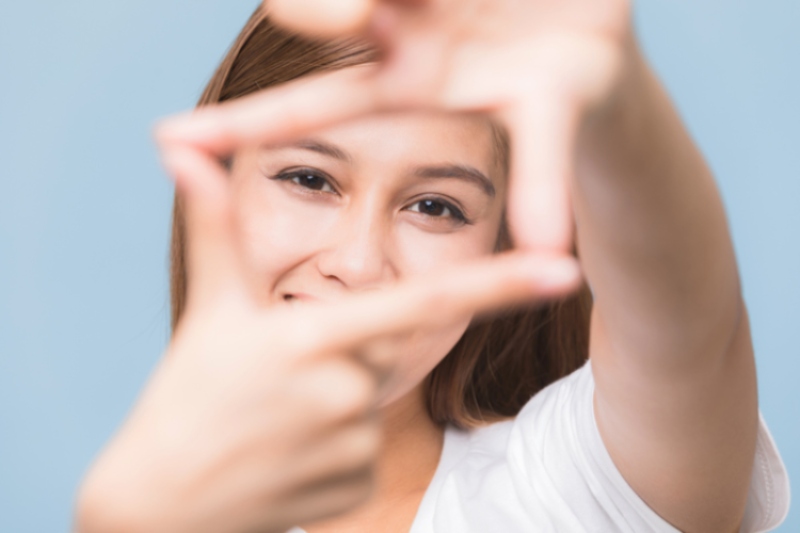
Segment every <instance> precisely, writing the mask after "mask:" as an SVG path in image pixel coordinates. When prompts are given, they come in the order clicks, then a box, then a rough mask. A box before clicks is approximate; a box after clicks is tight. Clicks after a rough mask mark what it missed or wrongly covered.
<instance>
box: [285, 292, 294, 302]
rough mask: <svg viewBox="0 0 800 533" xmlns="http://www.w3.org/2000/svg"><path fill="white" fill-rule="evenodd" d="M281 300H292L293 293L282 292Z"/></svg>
mask: <svg viewBox="0 0 800 533" xmlns="http://www.w3.org/2000/svg"><path fill="white" fill-rule="evenodd" d="M283 300H284V301H285V302H288V301H290V300H294V295H292V294H284V295H283Z"/></svg>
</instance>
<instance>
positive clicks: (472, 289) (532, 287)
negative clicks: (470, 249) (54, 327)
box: [272, 253, 580, 351]
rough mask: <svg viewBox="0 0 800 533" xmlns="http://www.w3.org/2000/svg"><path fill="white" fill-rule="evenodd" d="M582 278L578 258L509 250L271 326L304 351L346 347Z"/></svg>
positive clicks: (546, 292) (545, 293)
mask: <svg viewBox="0 0 800 533" xmlns="http://www.w3.org/2000/svg"><path fill="white" fill-rule="evenodd" d="M579 281H580V270H579V268H578V265H577V262H576V261H575V260H574V259H572V258H569V257H547V256H541V255H540V256H531V255H523V254H519V253H512V254H503V255H500V256H492V257H491V258H490V259H484V260H481V261H476V262H474V263H471V264H469V265H468V266H462V267H457V268H455V267H454V268H453V269H451V270H447V271H440V272H437V273H434V274H431V275H428V276H424V277H419V278H417V279H414V280H412V281H408V282H404V283H401V284H398V285H395V286H393V287H391V288H387V289H385V290H383V291H376V292H373V293H368V294H363V295H358V296H353V297H350V298H348V299H347V300H346V301H343V302H341V303H339V304H337V305H336V306H325V305H318V306H308V307H307V308H306V309H299V308H298V309H295V310H293V311H295V312H297V313H296V316H292V315H294V314H295V313H283V314H282V315H281V317H280V318H279V319H278V321H277V322H275V323H273V326H272V327H273V328H274V327H275V324H278V325H279V327H280V331H281V333H282V334H283V335H284V338H288V339H291V340H292V342H293V343H294V344H295V345H296V347H297V348H298V349H300V350H307V351H318V350H323V351H331V350H341V351H346V350H348V349H350V348H352V347H358V346H359V345H361V344H363V343H364V342H368V341H371V340H374V339H376V338H381V337H386V336H391V335H396V334H402V333H407V332H409V331H414V330H417V329H420V328H437V327H444V326H448V325H452V324H454V323H456V322H458V321H460V320H464V319H468V318H470V317H472V316H473V315H474V314H475V313H479V312H489V311H493V310H498V309H501V308H504V307H507V306H511V305H516V304H522V303H527V302H531V301H533V300H534V299H544V298H552V297H557V296H561V295H564V294H566V293H567V292H569V291H571V290H573V289H575V288H576V287H577V286H578V283H579ZM310 324H311V325H313V327H309V325H310ZM273 331H274V329H273Z"/></svg>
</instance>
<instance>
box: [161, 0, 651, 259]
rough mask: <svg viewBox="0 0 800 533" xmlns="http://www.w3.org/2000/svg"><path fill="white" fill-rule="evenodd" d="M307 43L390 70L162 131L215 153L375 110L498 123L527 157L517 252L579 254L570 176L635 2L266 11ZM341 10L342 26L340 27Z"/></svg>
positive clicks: (544, 0) (449, 2) (324, 80)
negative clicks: (485, 116) (357, 38)
mask: <svg viewBox="0 0 800 533" xmlns="http://www.w3.org/2000/svg"><path fill="white" fill-rule="evenodd" d="M265 4H266V8H267V9H269V10H271V16H273V18H275V19H276V20H277V21H278V22H280V23H283V24H285V25H288V26H291V27H293V28H294V29H297V30H300V31H305V32H306V33H309V32H312V33H328V34H331V33H336V32H343V31H344V32H347V31H353V30H357V31H359V32H361V33H362V34H364V35H367V36H368V37H370V38H372V39H373V40H374V41H375V42H376V43H377V44H378V46H379V47H380V48H381V49H382V50H383V51H384V55H383V58H384V59H383V60H382V61H381V62H380V63H379V64H378V65H372V66H365V67H361V68H355V69H346V70H345V71H337V72H333V73H329V74H322V75H319V76H317V77H315V78H310V79H308V78H307V79H303V80H300V81H297V82H292V83H289V84H287V85H285V86H282V87H278V88H276V89H270V90H267V91H264V92H261V93H259V94H256V95H253V96H250V97H246V98H242V99H240V100H237V101H234V102H231V103H226V104H223V105H220V106H216V107H212V108H204V109H202V110H199V111H196V112H193V113H191V114H188V115H185V116H182V117H176V118H172V119H169V120H167V121H166V122H164V123H162V124H161V125H160V127H159V128H158V132H157V135H158V137H159V139H160V140H161V141H162V143H164V144H167V145H168V144H174V143H177V144H181V145H184V146H189V147H194V148H196V149H199V150H203V151H206V152H210V153H214V154H216V155H222V154H228V153H231V152H232V151H233V150H234V149H235V148H236V147H238V146H240V145H243V144H262V143H269V142H276V141H279V140H285V139H288V138H291V137H296V136H299V135H302V134H304V133H307V132H309V131H312V130H316V129H319V128H322V127H325V126H329V125H331V124H333V123H336V122H341V121H344V120H347V119H350V118H354V117H357V116H360V115H364V114H367V113H373V112H385V111H394V110H403V109H409V108H422V109H432V110H446V111H451V112H486V113H489V114H490V115H492V116H493V117H494V118H496V119H497V120H498V121H499V122H500V123H502V124H503V125H504V126H505V127H506V128H507V129H508V131H509V134H510V136H511V142H512V149H513V147H515V146H524V147H525V150H514V151H513V153H512V167H511V174H512V176H511V179H512V182H511V189H510V190H511V193H510V195H509V222H510V225H511V229H512V232H513V235H514V238H515V244H516V245H517V246H518V247H521V248H526V249H529V250H532V251H546V252H551V253H552V252H556V253H564V254H566V253H569V250H570V249H571V245H572V235H571V233H572V213H571V209H570V198H569V178H570V177H571V175H572V174H573V161H574V154H575V149H576V142H577V135H578V131H579V128H580V127H581V124H582V123H583V122H584V121H585V119H586V118H587V117H588V116H590V115H591V114H593V113H594V112H598V111H600V110H601V109H602V108H604V107H606V106H608V105H609V104H610V102H612V101H613V98H614V96H615V95H616V94H618V93H619V90H620V87H621V86H622V83H621V81H622V79H623V75H624V73H625V72H626V69H625V66H626V62H627V61H628V58H630V57H633V56H634V54H633V52H635V44H634V39H633V37H632V31H631V24H630V7H631V6H630V1H629V0H595V1H591V2H587V1H585V0H530V1H527V2H519V1H516V0H459V1H457V2H455V1H453V0H415V1H410V0H382V1H377V0H348V1H347V2H343V3H342V2H339V1H338V0H337V1H336V2H331V1H330V0H302V1H301V0H291V1H285V0H267V1H266V2H265ZM331 13H335V14H337V15H338V17H332V16H331Z"/></svg>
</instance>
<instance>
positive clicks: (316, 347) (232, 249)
mask: <svg viewBox="0 0 800 533" xmlns="http://www.w3.org/2000/svg"><path fill="white" fill-rule="evenodd" d="M164 157H165V161H166V163H167V166H168V168H169V169H170V171H171V172H172V174H173V175H174V176H175V178H176V182H177V187H178V190H179V193H180V194H181V196H182V200H183V201H184V204H183V205H184V206H185V208H186V213H185V214H186V221H187V230H188V238H189V242H188V260H189V263H188V274H189V282H188V283H189V284H188V289H189V300H188V302H187V309H186V312H185V315H184V317H183V319H182V320H181V322H180V324H179V326H178V329H177V331H176V332H175V335H174V338H173V341H172V343H171V344H170V346H169V348H168V350H167V354H166V356H165V358H164V359H163V361H162V362H161V364H160V365H159V367H158V368H157V370H156V372H155V374H154V375H153V377H152V379H151V380H150V382H149V384H148V386H147V388H146V389H145V391H144V393H143V395H142V396H141V398H140V400H139V402H138V404H137V406H136V407H135V409H134V410H133V412H132V414H131V415H130V417H129V419H128V421H127V422H126V424H125V425H124V427H123V428H122V430H121V431H120V432H119V434H118V435H117V436H116V438H115V439H114V440H113V441H112V443H111V444H110V445H109V447H108V448H107V449H106V450H105V452H104V453H103V454H102V456H101V457H100V459H99V460H98V461H97V463H96V464H95V465H94V467H93V469H92V470H91V472H90V474H89V475H88V477H87V479H86V481H85V483H84V486H83V488H82V491H81V495H80V498H79V504H78V524H77V527H78V531H80V532H82V533H91V532H95V531H98V532H104V533H105V532H109V531H114V532H119V531H124V532H128V531H130V532H139V531H142V532H153V531H170V532H183V531H185V532H192V533H198V532H205V531H208V532H214V533H222V532H244V531H264V532H271V531H275V532H279V531H280V532H282V531H285V530H286V529H288V528H289V527H291V526H292V525H295V524H298V523H307V522H311V521H314V520H317V519H319V518H322V517H325V516H328V515H331V514H335V513H338V512H342V511H344V510H346V509H348V508H350V507H352V506H353V505H355V504H356V503H358V502H360V501H361V500H363V499H364V498H365V497H366V496H367V495H368V494H369V491H370V486H371V475H370V471H371V464H372V461H373V459H374V456H375V454H376V451H377V447H378V444H379V440H380V439H379V425H378V420H377V419H376V416H375V413H374V404H375V400H376V396H377V395H378V394H380V386H381V379H382V377H383V376H384V375H385V374H386V373H387V372H388V371H389V369H390V368H391V357H392V354H391V353H390V352H387V350H386V349H385V347H386V345H387V343H386V342H384V341H386V340H391V339H392V338H394V336H397V335H403V334H404V333H405V332H408V331H411V330H420V329H425V328H434V329H435V328H438V327H442V326H444V325H449V324H450V323H457V322H459V321H463V320H464V319H465V318H469V317H470V316H472V315H473V314H474V313H476V312H480V311H489V310H491V309H493V308H497V307H500V306H506V305H509V304H514V303H520V302H523V301H529V300H531V299H534V298H541V297H547V296H552V295H555V294H561V293H563V292H564V291H566V290H569V288H571V287H572V286H574V285H575V284H576V283H577V282H578V279H579V274H578V271H577V267H576V265H575V263H574V262H572V261H564V260H556V259H549V260H548V259H546V258H541V257H540V258H535V257H530V256H529V257H525V256H522V255H508V256H504V257H500V258H497V259H495V260H493V261H486V262H482V263H475V264H473V265H471V266H469V267H466V268H461V269H452V270H449V271H448V272H441V273H436V274H433V275H431V276H430V277H428V278H425V279H415V280H410V281H407V282H403V283H401V284H398V285H396V286H394V287H390V288H387V289H386V290H381V291H373V292H370V293H368V294H364V295H360V296H357V297H356V296H353V297H347V298H345V299H343V300H342V301H338V302H336V303H335V304H325V305H322V304H303V303H301V304H300V305H297V306H294V305H289V304H286V305H280V304H279V305H277V306H275V305H273V306H272V307H264V306H262V305H261V304H260V303H259V301H258V299H257V297H255V296H254V295H255V294H257V291H256V290H254V288H253V287H250V283H251V280H252V279H253V276H252V273H251V272H249V270H248V267H247V265H246V261H245V260H243V255H242V252H241V250H240V246H239V244H238V240H239V234H238V231H237V228H236V223H235V217H234V212H233V207H232V200H231V191H230V190H229V185H228V183H227V181H226V176H225V175H224V174H223V173H222V171H221V170H220V169H219V167H218V166H217V164H216V162H215V161H214V160H213V158H210V157H209V156H207V155H204V154H202V153H199V152H197V151H195V150H191V149H186V148H181V147H175V146H168V147H166V148H165V154H164ZM376 344H377V345H379V347H380V346H382V347H383V348H382V349H379V350H376V349H375V346H376Z"/></svg>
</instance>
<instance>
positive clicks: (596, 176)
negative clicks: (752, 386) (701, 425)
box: [573, 46, 741, 365]
mask: <svg viewBox="0 0 800 533" xmlns="http://www.w3.org/2000/svg"><path fill="white" fill-rule="evenodd" d="M631 48H632V49H631V53H630V55H631V60H630V61H628V62H627V65H628V66H627V68H626V71H625V73H624V75H623V76H622V77H621V80H622V81H621V85H620V87H619V90H618V91H617V92H616V97H615V98H614V100H613V102H612V103H611V104H610V105H609V106H608V107H607V108H605V109H604V110H603V111H602V113H598V114H597V115H596V116H594V117H593V118H592V119H591V121H589V122H588V123H587V124H586V126H585V128H584V130H583V131H582V136H581V142H580V148H579V153H578V161H577V164H578V171H577V176H576V179H575V181H574V183H573V197H574V209H575V216H576V221H577V240H578V248H579V253H580V255H581V259H582V262H583V265H584V269H585V272H586V275H587V278H588V280H589V282H590V284H591V286H592V289H593V291H594V294H595V298H596V305H597V312H598V313H600V314H601V315H602V319H603V322H604V324H605V326H606V330H607V331H609V332H612V333H614V334H615V336H616V337H618V338H621V339H624V341H625V343H626V344H627V346H624V347H622V348H623V349H629V350H631V351H634V352H636V353H637V354H650V355H653V356H660V355H663V354H664V352H667V353H668V354H669V356H670V358H671V359H670V360H669V361H666V362H667V363H668V364H670V365H673V364H674V363H675V362H676V358H677V357H680V356H681V355H685V356H687V357H688V358H691V361H696V360H697V354H698V353H703V354H709V355H711V354H714V353H719V352H720V351H722V349H723V345H724V344H725V343H726V342H727V341H728V340H729V338H730V336H731V335H732V334H733V331H734V329H735V326H736V323H737V321H738V320H739V317H740V301H741V300H740V291H739V281H738V273H737V268H736V261H735V257H734V252H733V246H732V243H731V239H730V236H729V232H728V226H727V222H726V218H725V213H724V209H723V206H722V202H721V198H720V195H719V191H718V190H717V187H716V184H715V183H714V179H713V176H712V175H711V172H710V170H709V168H708V166H707V165H706V163H705V161H704V160H703V157H702V155H701V154H700V153H699V151H698V149H697V148H696V147H695V145H694V143H693V141H692V139H691V137H690V135H689V134H688V132H687V131H686V129H685V127H684V126H683V124H682V123H681V120H680V118H679V117H678V115H677V113H676V111H675V109H674V107H673V105H672V103H671V102H670V100H669V98H668V96H667V95H666V93H665V92H664V90H663V88H662V87H661V84H660V83H659V82H658V80H657V79H656V78H655V76H654V75H653V73H652V72H651V70H650V69H649V67H648V65H647V64H646V62H645V61H644V59H643V58H642V57H641V55H640V54H639V53H638V51H637V50H635V48H634V47H633V46H632V47H631ZM718 348H719V349H718ZM660 359H661V358H659V360H660Z"/></svg>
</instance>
